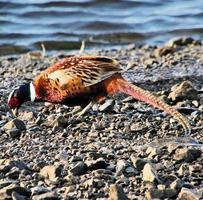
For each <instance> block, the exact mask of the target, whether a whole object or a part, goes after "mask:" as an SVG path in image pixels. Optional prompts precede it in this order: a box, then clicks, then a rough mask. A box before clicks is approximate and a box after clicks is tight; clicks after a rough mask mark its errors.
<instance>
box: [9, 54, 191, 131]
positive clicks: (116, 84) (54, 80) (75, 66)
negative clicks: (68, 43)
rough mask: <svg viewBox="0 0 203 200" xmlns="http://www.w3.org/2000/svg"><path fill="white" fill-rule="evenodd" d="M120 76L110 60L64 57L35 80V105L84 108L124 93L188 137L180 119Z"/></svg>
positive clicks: (94, 57) (114, 63) (10, 99)
mask: <svg viewBox="0 0 203 200" xmlns="http://www.w3.org/2000/svg"><path fill="white" fill-rule="evenodd" d="M121 72H122V68H121V67H120V66H119V63H118V62H117V61H115V60H113V59H111V58H107V57H98V56H71V57H67V58H65V59H63V60H61V61H59V62H58V63H56V64H54V65H52V66H51V67H49V68H47V69H46V70H45V71H43V72H42V73H41V74H40V75H39V76H37V77H36V78H35V79H34V81H33V84H31V86H32V85H33V86H34V92H35V98H34V101H48V102H52V103H61V104H66V105H81V106H85V105H87V104H88V103H89V102H91V101H93V100H98V99H101V98H103V97H105V96H107V95H112V94H115V93H118V92H123V93H126V94H128V95H131V96H133V97H135V98H136V99H138V100H141V101H144V102H146V103H148V104H150V105H152V106H154V107H157V108H159V109H161V110H163V111H165V112H167V113H169V114H171V115H172V116H173V117H174V118H176V119H177V120H178V121H179V122H180V123H181V124H182V126H183V127H184V129H185V132H186V133H190V125H189V123H188V121H187V119H186V118H185V117H184V116H183V115H181V114H180V113H179V112H177V111H176V110H175V109H174V108H173V107H171V106H169V105H167V104H166V103H164V102H162V101H161V100H160V99H159V98H157V97H155V96H153V95H152V94H151V93H150V92H148V91H146V90H143V89H141V88H139V87H137V86H135V85H132V84H130V83H129V82H127V81H126V80H125V79H124V78H123V77H122V76H121ZM33 86H32V87H33ZM24 90H25V89H24ZM19 91H20V89H19ZM19 91H18V93H19V94H20V92H19ZM21 93H22V92H21ZM12 94H13V93H12ZM11 96H12V95H11ZM12 100H13V99H12V98H9V102H8V104H9V103H10V105H9V106H10V107H15V103H12ZM15 100H16V99H15ZM13 102H14V101H13ZM22 103H23V102H22Z"/></svg>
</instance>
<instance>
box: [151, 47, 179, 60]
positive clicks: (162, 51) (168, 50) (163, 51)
mask: <svg viewBox="0 0 203 200" xmlns="http://www.w3.org/2000/svg"><path fill="white" fill-rule="evenodd" d="M175 50H176V49H175V48H173V47H167V46H165V47H159V48H157V49H156V50H155V51H154V55H155V56H156V57H157V58H158V57H162V56H166V55H168V54H172V53H174V52H175Z"/></svg>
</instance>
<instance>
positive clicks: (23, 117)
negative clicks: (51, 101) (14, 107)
mask: <svg viewBox="0 0 203 200" xmlns="http://www.w3.org/2000/svg"><path fill="white" fill-rule="evenodd" d="M33 117H34V113H33V112H23V113H22V114H21V115H20V119H21V120H23V121H24V120H25V121H30V120H32V119H33Z"/></svg>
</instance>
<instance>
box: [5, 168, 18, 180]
mask: <svg viewBox="0 0 203 200" xmlns="http://www.w3.org/2000/svg"><path fill="white" fill-rule="evenodd" d="M19 175H20V170H19V169H18V168H16V167H13V168H12V169H11V171H9V172H8V173H6V177H9V178H11V179H18V177H19Z"/></svg>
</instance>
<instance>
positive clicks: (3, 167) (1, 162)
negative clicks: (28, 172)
mask: <svg viewBox="0 0 203 200" xmlns="http://www.w3.org/2000/svg"><path fill="white" fill-rule="evenodd" d="M13 167H15V168H17V169H19V170H23V169H29V168H28V166H27V164H26V163H24V162H23V161H17V160H10V159H0V172H3V173H7V172H9V171H10V170H11V169H12V168H13Z"/></svg>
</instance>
